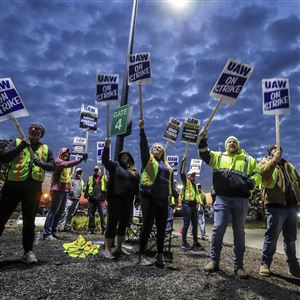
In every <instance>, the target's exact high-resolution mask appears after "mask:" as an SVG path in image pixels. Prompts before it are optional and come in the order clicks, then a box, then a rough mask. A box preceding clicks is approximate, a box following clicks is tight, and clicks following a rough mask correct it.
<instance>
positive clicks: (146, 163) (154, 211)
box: [139, 120, 178, 267]
mask: <svg viewBox="0 0 300 300" xmlns="http://www.w3.org/2000/svg"><path fill="white" fill-rule="evenodd" d="M139 127H140V148H141V158H142V170H143V172H142V175H141V180H140V192H141V207H142V213H143V226H142V229H141V234H140V249H139V263H140V264H141V265H143V266H147V265H150V264H151V262H150V261H149V260H148V259H147V258H146V255H145V254H146V244H147V241H148V239H149V236H150V233H151V230H152V226H153V222H154V219H155V221H156V228H157V236H156V242H157V255H156V265H157V266H158V267H164V266H165V262H164V256H163V247H164V240H165V231H166V225H167V218H168V200H169V198H170V197H172V196H174V197H175V198H178V193H177V191H176V189H175V184H174V181H173V170H172V168H171V167H170V165H169V164H168V162H167V161H166V159H165V153H164V148H163V146H162V145H160V144H154V145H153V146H152V148H151V150H150V152H149V146H148V141H147V137H146V134H145V131H144V120H140V123H139Z"/></svg>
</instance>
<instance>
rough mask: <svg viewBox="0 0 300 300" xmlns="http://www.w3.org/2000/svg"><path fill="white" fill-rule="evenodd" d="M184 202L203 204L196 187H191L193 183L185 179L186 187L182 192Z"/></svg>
mask: <svg viewBox="0 0 300 300" xmlns="http://www.w3.org/2000/svg"><path fill="white" fill-rule="evenodd" d="M184 200H185V201H196V202H197V203H203V199H202V197H201V195H200V193H199V190H198V188H197V187H194V186H193V183H192V181H191V180H190V179H188V178H187V179H186V187H185V192H184Z"/></svg>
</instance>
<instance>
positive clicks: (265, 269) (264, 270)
mask: <svg viewBox="0 0 300 300" xmlns="http://www.w3.org/2000/svg"><path fill="white" fill-rule="evenodd" d="M270 273H271V272H270V267H269V266H268V265H267V264H262V265H260V267H259V275H261V276H266V277H269V276H270Z"/></svg>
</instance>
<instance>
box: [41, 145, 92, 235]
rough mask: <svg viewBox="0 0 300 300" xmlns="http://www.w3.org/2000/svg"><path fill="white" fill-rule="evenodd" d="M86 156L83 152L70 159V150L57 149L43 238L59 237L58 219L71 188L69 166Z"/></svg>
mask: <svg viewBox="0 0 300 300" xmlns="http://www.w3.org/2000/svg"><path fill="white" fill-rule="evenodd" d="M87 158H88V155H87V153H84V154H83V155H82V158H80V159H75V160H71V161H70V160H69V159H70V150H69V149H68V148H62V149H61V150H60V151H59V155H58V157H57V158H56V160H55V170H54V171H53V174H52V182H51V187H50V192H51V197H52V203H51V207H50V210H49V211H48V213H47V217H46V221H45V225H44V236H43V239H44V240H55V239H57V238H59V236H58V235H57V231H58V225H59V220H60V219H61V216H62V214H63V213H64V211H65V207H66V202H67V196H68V193H69V192H70V191H71V190H72V185H71V182H72V176H71V168H72V167H74V166H76V165H78V164H79V163H81V162H82V161H84V160H87Z"/></svg>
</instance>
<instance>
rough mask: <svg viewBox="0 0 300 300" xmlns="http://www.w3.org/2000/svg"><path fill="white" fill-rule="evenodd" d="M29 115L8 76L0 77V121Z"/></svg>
mask: <svg viewBox="0 0 300 300" xmlns="http://www.w3.org/2000/svg"><path fill="white" fill-rule="evenodd" d="M26 116H29V113H28V111H27V109H26V108H25V105H24V103H23V102H22V100H21V98H20V96H19V94H18V92H17V89H16V88H15V86H14V84H13V82H12V80H11V79H10V78H0V122H2V121H6V120H9V119H10V118H12V117H13V118H19V117H26Z"/></svg>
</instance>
